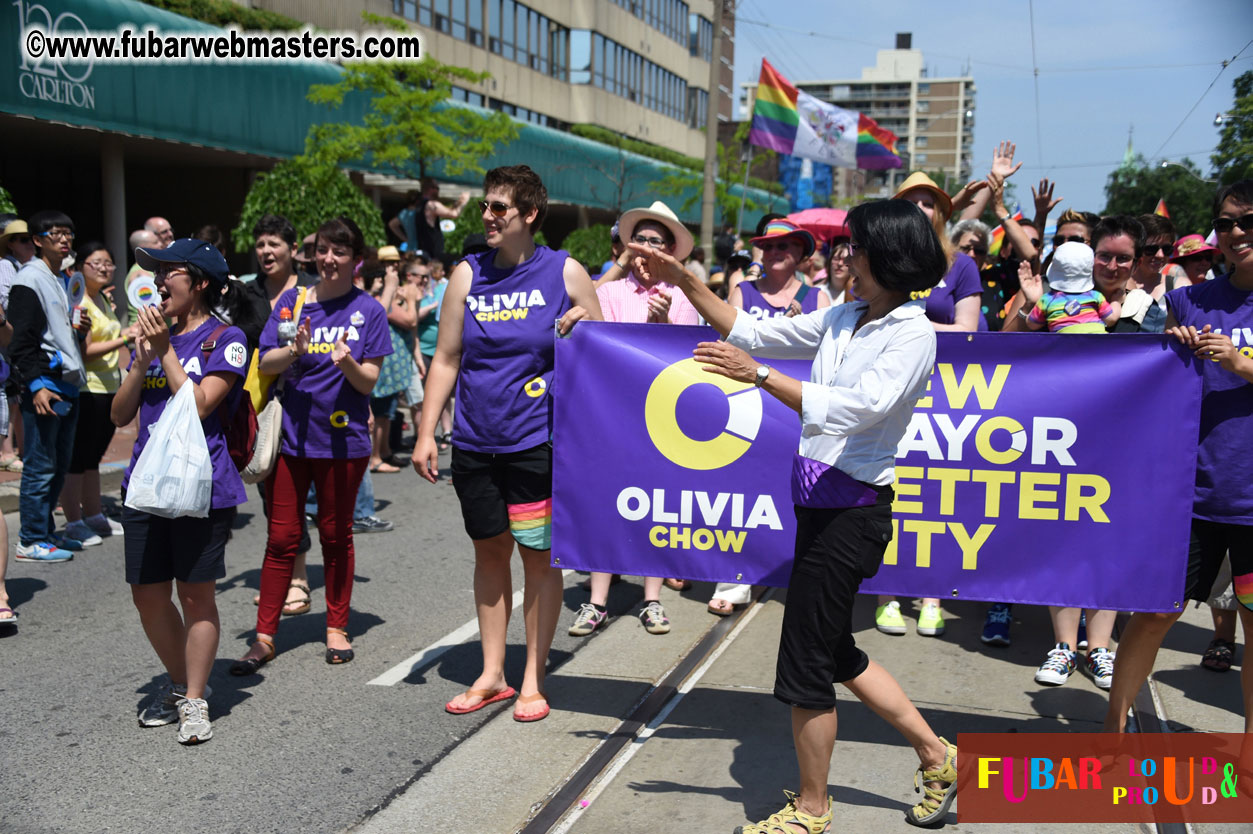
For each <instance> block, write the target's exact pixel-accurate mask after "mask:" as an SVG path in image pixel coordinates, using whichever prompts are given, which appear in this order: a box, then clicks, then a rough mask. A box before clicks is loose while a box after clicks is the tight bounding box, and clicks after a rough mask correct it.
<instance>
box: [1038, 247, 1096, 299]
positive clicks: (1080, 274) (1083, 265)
mask: <svg viewBox="0 0 1253 834" xmlns="http://www.w3.org/2000/svg"><path fill="white" fill-rule="evenodd" d="M1048 279H1049V289H1051V290H1055V291H1056V292H1087V291H1088V290H1090V289H1092V247H1090V246H1088V244H1086V243H1081V242H1080V241H1077V240H1072V241H1067V242H1066V243H1063V244H1062V245H1061V246H1059V247H1057V249H1055V250H1054V251H1053V262H1052V263H1051V264H1049V271H1048Z"/></svg>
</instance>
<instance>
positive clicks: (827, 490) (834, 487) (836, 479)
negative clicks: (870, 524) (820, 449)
mask: <svg viewBox="0 0 1253 834" xmlns="http://www.w3.org/2000/svg"><path fill="white" fill-rule="evenodd" d="M880 492H882V490H880V489H876V488H875V487H873V486H871V485H870V484H864V483H862V482H861V481H859V480H857V479H856V478H854V477H852V476H851V475H848V474H846V473H844V472H842V471H840V470H839V469H836V468H835V467H834V466H830V465H829V464H825V463H822V462H820V461H816V460H813V459H811V458H807V457H802V456H801V454H800V453H799V452H797V453H795V454H794V455H793V456H792V503H793V504H795V505H796V506H798V507H808V508H810V509H813V510H834V509H844V508H847V507H869V506H871V505H872V504H875V503H877V502H878V500H879V494H880Z"/></svg>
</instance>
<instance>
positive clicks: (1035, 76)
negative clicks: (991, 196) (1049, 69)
mask: <svg viewBox="0 0 1253 834" xmlns="http://www.w3.org/2000/svg"><path fill="white" fill-rule="evenodd" d="M1027 17H1028V19H1029V20H1030V21H1031V81H1032V84H1034V86H1035V158H1036V162H1038V163H1039V165H1040V167H1041V168H1043V167H1044V138H1043V134H1041V133H1040V65H1039V64H1037V63H1036V58H1035V0H1027Z"/></svg>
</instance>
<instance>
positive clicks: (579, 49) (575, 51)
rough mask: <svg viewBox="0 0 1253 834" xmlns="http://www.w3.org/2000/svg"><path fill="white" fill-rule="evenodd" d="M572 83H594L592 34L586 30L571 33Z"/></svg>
mask: <svg viewBox="0 0 1253 834" xmlns="http://www.w3.org/2000/svg"><path fill="white" fill-rule="evenodd" d="M570 83H571V84H590V83H592V33H591V32H589V31H587V30H586V29H572V30H571V31H570Z"/></svg>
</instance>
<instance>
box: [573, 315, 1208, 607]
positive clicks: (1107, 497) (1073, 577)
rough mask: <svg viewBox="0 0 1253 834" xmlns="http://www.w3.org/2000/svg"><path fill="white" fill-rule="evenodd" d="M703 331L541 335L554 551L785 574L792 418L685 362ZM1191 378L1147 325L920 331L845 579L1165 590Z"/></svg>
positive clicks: (934, 585) (732, 573) (1054, 596)
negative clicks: (887, 532)
mask: <svg viewBox="0 0 1253 834" xmlns="http://www.w3.org/2000/svg"><path fill="white" fill-rule="evenodd" d="M715 338H716V335H715V334H714V333H713V331H711V330H709V329H708V328H698V327H678V326H674V325H665V326H661V325H644V324H609V323H599V322H583V323H581V324H580V325H579V326H578V327H577V328H575V331H574V333H573V334H572V336H571V337H570V338H568V339H559V340H558V342H557V372H556V385H555V387H554V391H555V397H556V405H555V408H556V414H555V426H554V432H553V436H554V444H553V447H554V458H553V561H554V564H557V565H559V566H560V567H562V568H572V569H578V570H600V571H608V572H612V573H622V574H631V575H637V576H669V577H679V578H684V579H696V580H703V581H727V582H732V581H734V582H745V583H752V584H765V585H778V586H783V585H786V584H787V580H788V575H789V572H790V570H791V562H792V553H793V546H794V537H795V530H796V520H795V515H794V513H793V508H792V504H791V497H790V496H791V490H790V483H789V478H790V474H791V465H792V456H793V453H794V452H795V451H796V449H797V444H798V441H799V437H800V419H799V417H798V415H797V414H796V413H795V412H793V411H791V410H790V409H788V408H787V407H786V406H784V405H783V404H782V403H780V402H779V401H778V400H776V399H775V398H773V397H771V396H770V395H768V394H766V393H764V392H763V391H761V390H760V389H758V388H756V387H754V386H753V385H751V384H746V383H739V382H733V381H731V380H728V379H727V378H725V377H722V376H719V375H716V374H712V373H709V372H707V371H704V370H702V368H701V366H700V365H698V364H697V363H696V361H695V360H694V359H693V358H692V349H693V348H694V347H695V345H696V343H697V342H700V341H706V340H713V339H715ZM762 361H763V363H764V364H769V365H770V366H771V367H772V368H774V369H775V370H776V371H777V372H780V373H784V374H787V375H789V376H793V377H798V378H800V379H803V380H808V379H810V365H809V363H808V362H799V361H795V360H789V361H780V360H762ZM811 381H815V382H819V380H811ZM1200 399H1201V383H1200V376H1199V374H1198V372H1197V368H1196V367H1195V365H1194V364H1193V362H1192V361H1191V360H1190V359H1189V358H1187V357H1186V356H1184V354H1182V353H1181V352H1179V351H1177V350H1176V348H1175V346H1174V345H1173V343H1172V342H1170V341H1168V340H1167V338H1166V337H1159V336H1131V335H1119V336H1107V335H1103V334H1093V335H1065V336H1058V335H1052V334H999V333H998V334H977V335H976V334H964V333H963V334H949V333H941V334H939V346H938V352H937V357H936V366H935V369H934V371H933V373H932V377H931V381H930V384H929V389H928V392H927V394H926V395H925V396H924V397H923V398H922V399H921V400H920V401H919V402H918V405H917V408H916V409H915V411H914V415H913V419H912V421H911V423H910V425H909V429H908V431H907V432H906V434H905V437H904V438H903V440H902V441H901V444H900V447H899V449H898V451H897V462H896V485H895V488H896V500H895V502H894V503H893V505H892V515H893V518H892V529H893V539H892V542H891V544H890V545H889V547H888V550H887V553H886V554H885V556H884V559H883V566H882V567H881V568H880V570H879V572H878V574H877V575H876V576H874V577H873V578H872V579H869V580H867V581H865V582H864V583H863V584H862V588H861V590H862V591H863V592H865V593H884V594H900V595H910V596H936V597H950V598H960V599H976V600H991V601H1000V602H1020V603H1029V604H1038V605H1046V604H1047V605H1065V606H1083V607H1088V608H1113V609H1120V610H1136V611H1176V610H1180V609H1181V608H1182V606H1183V604H1184V600H1183V596H1182V594H1183V580H1184V566H1185V563H1186V560H1187V550H1188V528H1189V524H1190V519H1191V505H1192V490H1193V479H1194V475H1195V469H1196V443H1197V433H1198V431H1199V412H1200Z"/></svg>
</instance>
